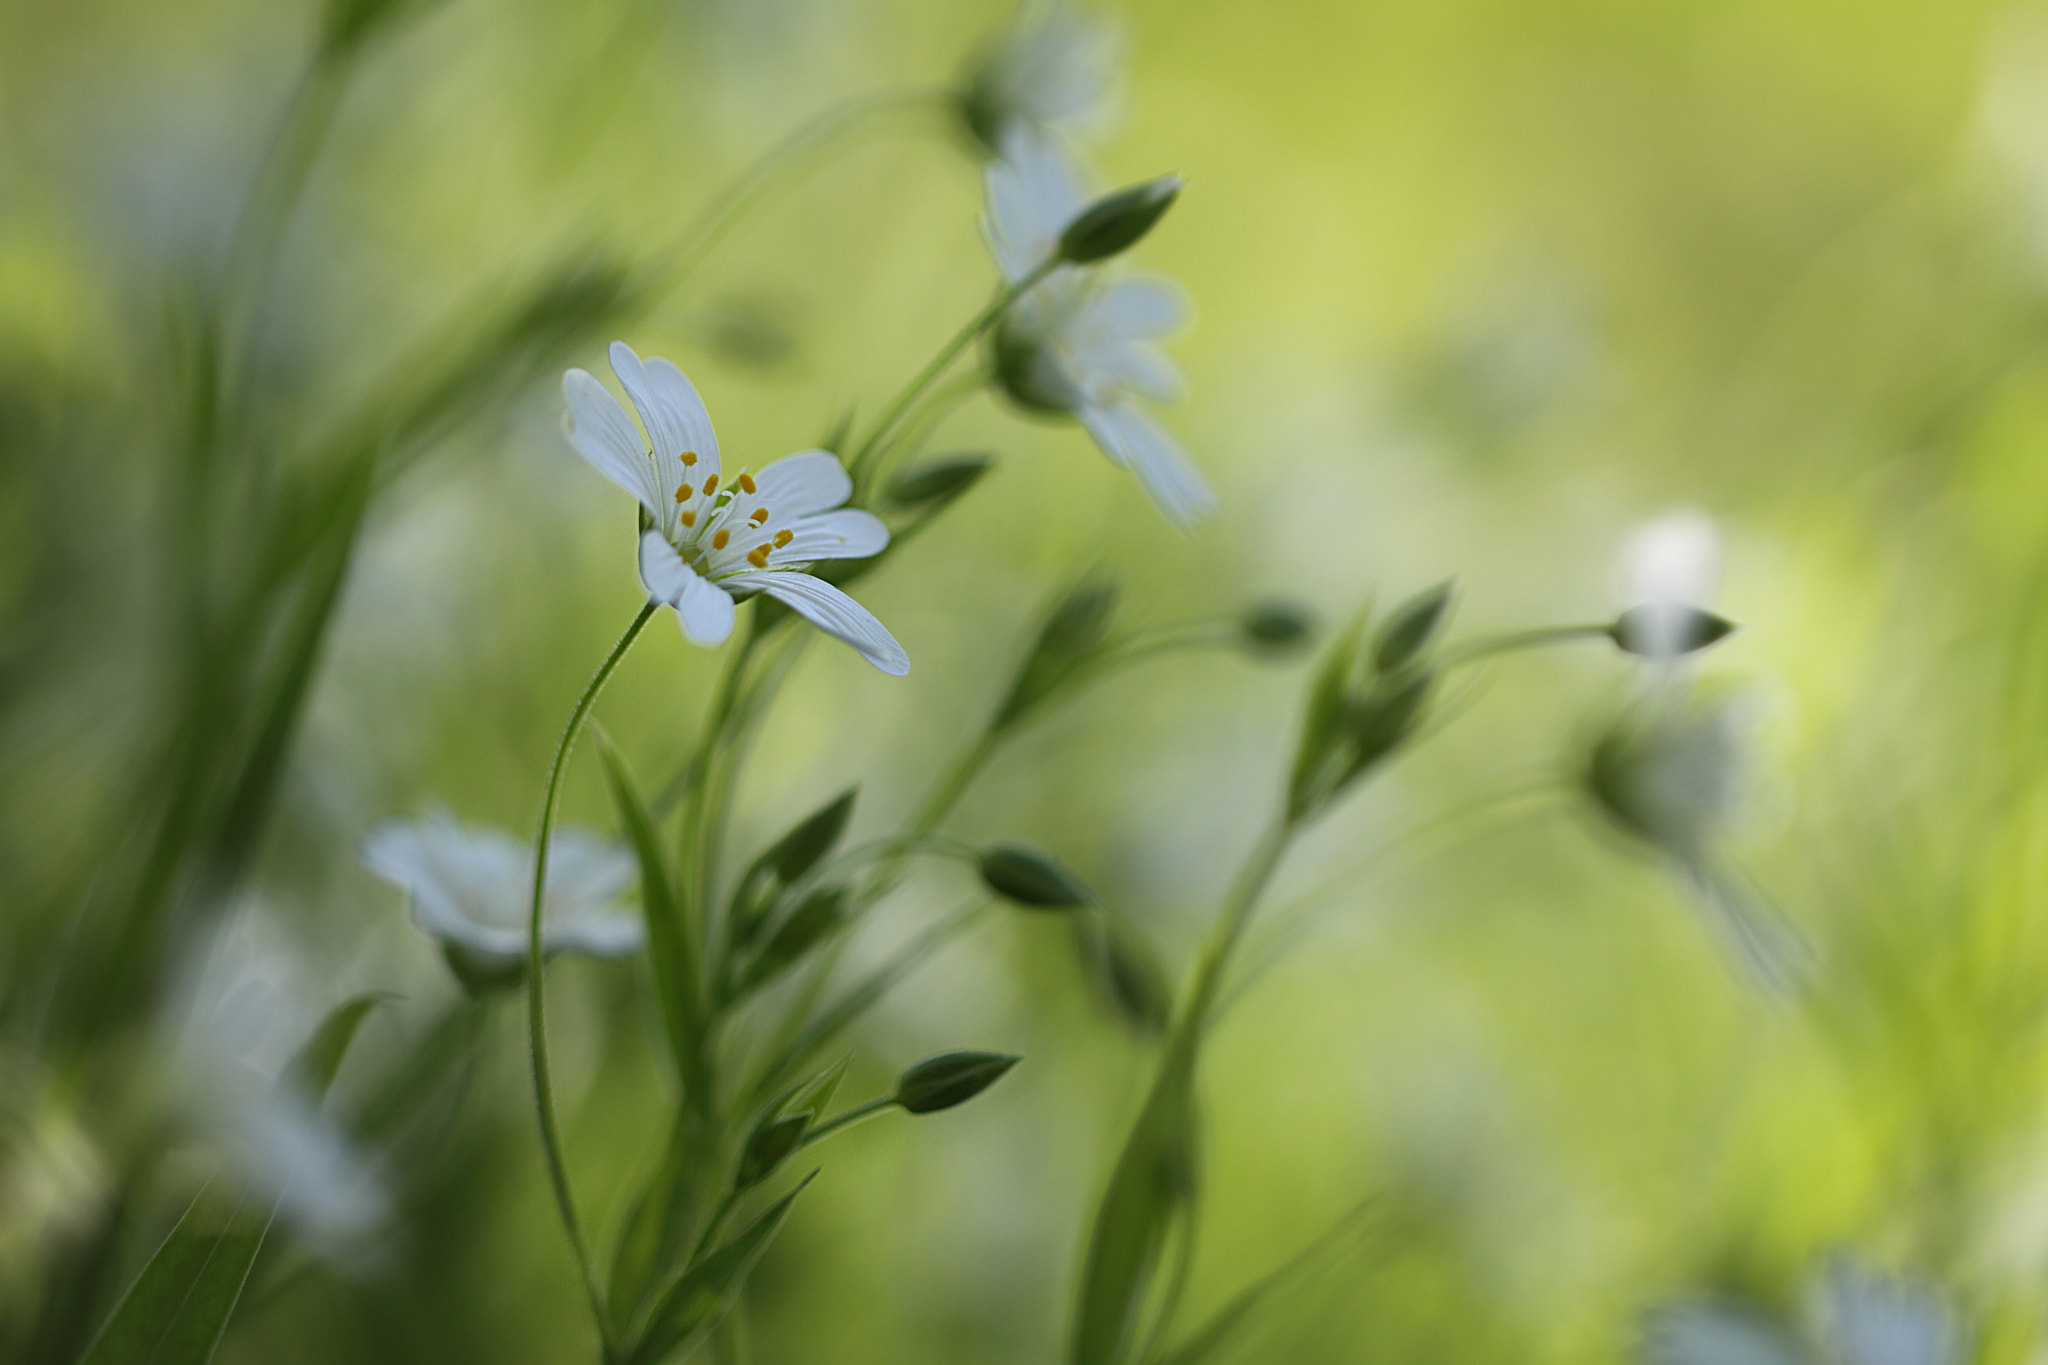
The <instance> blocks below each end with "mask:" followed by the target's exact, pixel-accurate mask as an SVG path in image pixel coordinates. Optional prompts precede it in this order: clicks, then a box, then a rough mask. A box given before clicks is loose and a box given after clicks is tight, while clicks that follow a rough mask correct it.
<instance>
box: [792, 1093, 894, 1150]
mask: <svg viewBox="0 0 2048 1365" xmlns="http://www.w3.org/2000/svg"><path fill="white" fill-rule="evenodd" d="M895 1103H896V1097H895V1096H894V1095H878V1096H876V1097H875V1098H874V1099H871V1100H869V1101H868V1102H867V1103H866V1104H856V1105H855V1106H853V1108H851V1109H845V1110H841V1111H840V1112H839V1113H837V1114H834V1115H833V1116H832V1117H831V1118H829V1119H827V1120H825V1122H823V1123H821V1124H819V1125H818V1126H817V1127H815V1128H813V1129H811V1131H810V1132H808V1133H806V1134H804V1140H803V1141H802V1142H799V1143H798V1144H797V1145H796V1148H797V1150H798V1151H802V1150H803V1149H804V1148H806V1147H808V1146H810V1145H811V1144H812V1143H814V1142H823V1141H824V1140H825V1139H826V1138H828V1137H831V1136H832V1135H833V1134H834V1133H836V1132H839V1131H840V1130H841V1129H844V1128H851V1127H853V1125H854V1124H856V1123H859V1122H861V1121H862V1120H863V1119H871V1118H873V1117H874V1116H875V1115H877V1114H879V1113H881V1112H882V1111H883V1110H885V1109H888V1108H889V1107H891V1106H892V1105H894V1104H895Z"/></svg>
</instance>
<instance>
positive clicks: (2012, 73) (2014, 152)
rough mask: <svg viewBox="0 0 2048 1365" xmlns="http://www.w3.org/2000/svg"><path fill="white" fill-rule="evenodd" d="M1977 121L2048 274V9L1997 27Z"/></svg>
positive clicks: (2026, 12) (2027, 11) (2029, 10)
mask: <svg viewBox="0 0 2048 1365" xmlns="http://www.w3.org/2000/svg"><path fill="white" fill-rule="evenodd" d="M1977 118H1978V124H1979V126H1980V128H1981V129H1982V131H1983V136H1984V140H1985V142H1986V144H1987V145H1988V146H1989V147H1990V150H1991V154H1992V156H1993V157H1994V158H1995V161H1996V169H1997V172H1998V173H1999V174H2000V175H2001V176H2002V178H2003V181H2004V185H2003V187H2002V188H2003V189H2004V190H2005V191H2006V192H2007V193H2009V194H2010V195H2011V198H2012V201H2013V209H2014V210H2015V212H2016V213H2017V214H2018V216H2019V219H2020V230H2021V232H2022V233H2023V235H2024V236H2025V237H2026V239H2027V244H2028V245H2029V246H2030V247H2032V248H2033V251H2034V254H2035V257H2036V265H2037V267H2038V268H2041V269H2043V270H2048V6H2043V5H2039V4H2036V5H2028V6H2021V7H2017V8H2015V9H2013V10H2011V11H2009V12H2008V13H2007V14H2006V15H2005V17H2004V19H2003V21H2002V22H2000V23H1997V24H1995V25H1993V26H1992V30H1991V34H1990V37H1989V38H1988V39H1987V41H1986V43H1985V53H1984V75H1983V83H1982V86H1981V88H1980V92H1979V95H1978V107H1977Z"/></svg>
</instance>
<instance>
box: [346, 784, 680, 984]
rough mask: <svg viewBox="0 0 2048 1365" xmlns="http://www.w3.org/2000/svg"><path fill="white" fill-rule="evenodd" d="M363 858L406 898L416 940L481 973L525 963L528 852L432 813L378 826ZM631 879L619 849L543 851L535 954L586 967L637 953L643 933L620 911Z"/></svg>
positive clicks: (569, 836)
mask: <svg viewBox="0 0 2048 1365" xmlns="http://www.w3.org/2000/svg"><path fill="white" fill-rule="evenodd" d="M362 858H363V862H364V864H365V865H367V866H368V867H369V869H370V870H371V871H372V872H374V873H376V874H377V875H378V876H379V877H382V878H383V879H384V880H385V881H387V882H390V883H391V884H392V885H393V886H396V887H399V888H401V889H403V890H404V891H405V893H406V895H407V897H408V898H409V899H410V901H411V903H412V919H413V923H414V924H416V925H418V926H419V928H420V930H421V932H423V933H425V934H427V935H429V936H431V937H432V938H434V939H436V940H438V941H440V942H441V943H443V944H445V945H450V946H452V947H455V948H457V949H460V950H462V951H464V952H467V953H470V954H473V955H474V956H475V957H476V958H478V959H481V961H482V964H483V965H485V966H487V967H493V966H495V967H516V966H517V965H518V964H519V963H522V962H524V961H525V959H526V952H527V917H528V914H529V912H530V909H531V906H532V899H533V846H532V845H531V844H527V843H522V842H520V841H518V840H516V839H514V838H512V837H511V836H510V835H508V834H505V833H504V832H502V831H500V830H495V829H489V828H485V827H483V826H477V825H463V824H460V823H458V822H457V821H456V820H454V819H453V818H452V817H450V816H449V815H447V814H445V813H442V812H438V811H437V812H434V813H432V814H429V815H426V816H424V817H422V818H420V819H417V820H390V821H386V822H385V823H383V824H381V825H378V826H377V827H376V828H374V829H372V830H371V831H370V833H369V834H368V835H367V836H366V837H365V838H364V840H363V847H362ZM637 875H638V873H637V870H636V868H635V865H634V862H633V858H632V856H631V855H630V854H628V853H627V852H626V850H625V849H623V848H620V847H619V846H618V845H616V844H614V843H612V842H610V841H609V840H607V839H603V838H601V837H599V836H598V835H595V834H592V833H589V832H588V831H585V830H579V829H561V830H557V831H556V833H555V835H554V837H553V839H552V840H550V842H549V846H548V882H547V887H546V889H545V892H544V894H543V899H542V902H541V946H542V947H543V948H544V949H545V950H546V951H548V952H550V953H583V954H587V955H589V956H592V957H620V956H623V955H625V954H628V953H636V952H638V951H640V948H641V946H642V945H643V944H644V943H645V942H646V938H647V930H646V926H645V925H644V924H642V922H641V920H640V916H639V915H637V914H635V913H633V912H632V911H629V910H625V909H622V908H621V907H620V904H619V901H620V897H621V896H623V895H624V894H625V892H626V890H627V888H629V887H631V886H632V884H633V881H634V878H635V877H636V876H637Z"/></svg>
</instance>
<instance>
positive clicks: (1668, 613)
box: [1607, 602, 1736, 659]
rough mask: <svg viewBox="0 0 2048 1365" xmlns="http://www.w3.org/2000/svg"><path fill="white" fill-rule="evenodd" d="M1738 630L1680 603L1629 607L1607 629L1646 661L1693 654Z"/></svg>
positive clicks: (1619, 643) (1626, 647)
mask: <svg viewBox="0 0 2048 1365" xmlns="http://www.w3.org/2000/svg"><path fill="white" fill-rule="evenodd" d="M1735 631H1736V625H1735V623H1734V622H1733V621H1730V620H1729V619H1728V618H1727V617H1725V616H1717V615H1716V614H1714V613H1713V612H1711V611H1706V610H1703V609H1701V608H1699V607H1690V606H1686V605H1685V604H1683V603H1680V602H1660V603H1656V604H1653V605H1649V606H1641V607H1630V608H1629V609H1628V610H1627V611H1625V612H1623V613H1622V614H1621V615H1620V616H1617V617H1616V618H1615V619H1614V624H1613V625H1611V626H1609V627H1608V628H1607V634H1608V635H1609V636H1610V637H1611V638H1612V639H1613V640H1614V643H1615V644H1617V645H1619V646H1621V648H1622V649H1624V650H1626V651H1627V652H1628V653H1630V654H1635V655H1638V656H1640V657H1642V658H1645V659H1675V658H1678V657H1680V656H1681V655H1686V654H1694V653H1697V652H1698V651H1700V650H1702V649H1705V648H1706V647H1707V646H1708V645H1712V644H1718V643H1720V642H1721V641H1722V640H1725V639H1727V638H1728V637H1729V636H1730V635H1733V634H1734V633H1735Z"/></svg>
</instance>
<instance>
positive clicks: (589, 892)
mask: <svg viewBox="0 0 2048 1365" xmlns="http://www.w3.org/2000/svg"><path fill="white" fill-rule="evenodd" d="M638 876H639V866H638V864H636V863H635V862H634V860H633V855H632V854H631V853H628V852H627V851H626V850H625V849H623V848H621V847H620V846H619V845H618V844H616V843H614V842H613V841H611V840H610V839H607V838H605V837H604V836H603V835H600V834H594V833H592V832H591V831H589V830H587V829H574V828H567V829H558V830H556V831H555V837H554V841H553V843H552V844H551V845H550V847H549V849H548V898H549V899H550V900H551V901H556V900H558V901H559V902H560V904H561V907H562V911H563V912H564V914H581V913H583V912H585V911H587V910H589V909H591V908H593V907H602V906H604V905H606V904H608V903H609V902H611V901H615V900H617V899H618V898H619V897H620V896H621V895H623V894H625V891H626V889H627V888H628V887H630V886H632V885H633V881H634V879H635V878H636V877H638Z"/></svg>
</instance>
